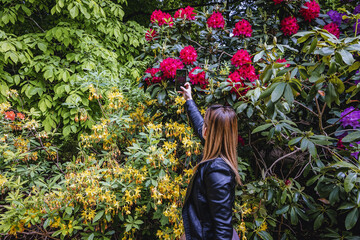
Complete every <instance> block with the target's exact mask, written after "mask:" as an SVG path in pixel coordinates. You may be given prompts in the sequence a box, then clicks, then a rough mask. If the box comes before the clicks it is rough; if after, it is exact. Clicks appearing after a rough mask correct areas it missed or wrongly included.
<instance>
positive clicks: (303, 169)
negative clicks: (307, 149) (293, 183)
mask: <svg viewBox="0 0 360 240" xmlns="http://www.w3.org/2000/svg"><path fill="white" fill-rule="evenodd" d="M310 163H311V154H309V161H308V163H307V164H306V165H305V167H303V168H302V169H301V171H299V172H298V173H297V174H296V176H295V177H294V178H293V179H294V180H296V179H297V178H299V177H300V176H301V174H302V173H303V172H304V171H305V168H306V167H307V166H308V165H309V164H310Z"/></svg>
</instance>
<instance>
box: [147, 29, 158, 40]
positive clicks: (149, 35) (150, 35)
mask: <svg viewBox="0 0 360 240" xmlns="http://www.w3.org/2000/svg"><path fill="white" fill-rule="evenodd" d="M157 35H158V33H157V32H156V31H155V30H154V29H151V28H150V29H149V30H147V32H146V33H145V39H146V41H148V42H150V41H152V40H154V39H155V37H156V36H157Z"/></svg>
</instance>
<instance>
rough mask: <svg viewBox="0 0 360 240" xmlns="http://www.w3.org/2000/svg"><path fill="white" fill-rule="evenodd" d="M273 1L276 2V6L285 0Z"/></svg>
mask: <svg viewBox="0 0 360 240" xmlns="http://www.w3.org/2000/svg"><path fill="white" fill-rule="evenodd" d="M273 1H274V3H275V5H276V4H280V3H282V2H283V1H284V0H273Z"/></svg>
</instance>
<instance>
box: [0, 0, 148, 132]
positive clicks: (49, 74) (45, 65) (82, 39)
mask: <svg viewBox="0 0 360 240" xmlns="http://www.w3.org/2000/svg"><path fill="white" fill-rule="evenodd" d="M0 4H1V5H2V8H1V10H0V16H1V18H0V27H1V29H2V30H0V86H1V94H0V101H1V102H3V101H4V100H5V99H6V98H10V99H11V102H12V105H13V106H14V108H16V109H17V110H18V111H28V112H30V113H32V114H34V115H36V116H37V117H38V118H39V119H41V121H42V124H43V125H44V128H45V130H46V131H48V132H49V131H51V130H53V129H58V128H60V129H61V130H62V133H63V134H64V135H65V136H67V135H69V134H70V133H78V132H80V131H82V130H84V129H88V128H90V127H91V126H92V124H93V123H94V119H98V118H99V117H100V116H101V105H100V106H99V104H98V103H101V98H102V97H103V96H102V94H101V93H99V92H96V91H97V90H96V89H97V87H99V86H102V87H104V86H105V85H115V86H116V85H117V84H118V83H119V81H121V80H123V79H124V78H125V76H127V75H129V74H131V75H132V76H133V77H135V78H136V77H138V76H139V72H138V71H139V70H138V69H137V68H133V64H134V63H135V62H134V56H135V55H137V54H139V48H140V46H141V45H142V44H143V43H144V39H143V28H142V27H141V26H140V25H139V24H137V23H136V22H133V21H128V22H123V21H122V19H123V17H124V14H125V13H124V10H123V7H122V5H124V4H126V1H125V0H119V1H116V2H114V1H110V0H106V1H100V0H95V1H73V0H57V1H55V0H46V1H40V0H26V1H11V0H1V1H0ZM94 73H98V74H94ZM95 75H96V76H101V80H100V78H99V77H94V76H95ZM10 89H12V90H17V92H18V93H20V95H21V98H20V97H17V96H16V92H11V91H10ZM89 89H90V90H91V91H92V95H94V96H95V97H93V98H91V97H90V98H89ZM80 120H81V121H80Z"/></svg>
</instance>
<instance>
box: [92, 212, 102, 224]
mask: <svg viewBox="0 0 360 240" xmlns="http://www.w3.org/2000/svg"><path fill="white" fill-rule="evenodd" d="M103 215H104V210H102V211H100V212H98V213H97V214H96V215H95V217H94V220H93V223H95V222H97V221H98V220H99V219H100V218H101V217H102V216H103Z"/></svg>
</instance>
